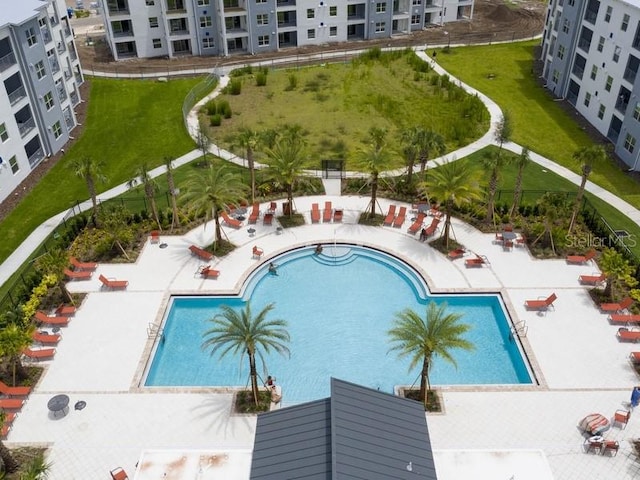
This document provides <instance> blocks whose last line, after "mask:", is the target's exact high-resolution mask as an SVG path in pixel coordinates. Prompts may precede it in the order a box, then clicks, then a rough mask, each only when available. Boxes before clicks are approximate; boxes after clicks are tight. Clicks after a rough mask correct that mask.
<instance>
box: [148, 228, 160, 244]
mask: <svg viewBox="0 0 640 480" xmlns="http://www.w3.org/2000/svg"><path fill="white" fill-rule="evenodd" d="M149 243H160V232H159V231H157V230H154V231H152V232H151V233H150V234H149Z"/></svg>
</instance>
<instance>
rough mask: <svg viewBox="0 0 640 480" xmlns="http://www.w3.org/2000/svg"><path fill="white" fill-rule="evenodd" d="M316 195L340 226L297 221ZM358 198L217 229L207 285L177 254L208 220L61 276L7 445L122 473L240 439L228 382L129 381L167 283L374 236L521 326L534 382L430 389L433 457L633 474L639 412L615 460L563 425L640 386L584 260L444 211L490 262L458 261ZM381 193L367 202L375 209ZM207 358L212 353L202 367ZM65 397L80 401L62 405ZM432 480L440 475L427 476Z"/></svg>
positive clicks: (240, 445) (184, 255)
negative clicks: (131, 256)
mask: <svg viewBox="0 0 640 480" xmlns="http://www.w3.org/2000/svg"><path fill="white" fill-rule="evenodd" d="M326 200H330V201H332V202H333V206H334V207H342V208H343V209H344V210H345V217H344V220H343V223H341V224H317V225H311V224H310V218H309V212H310V209H311V204H312V203H320V206H321V208H322V206H323V205H324V201H326ZM368 203H369V197H355V196H354V197H337V196H336V197H331V196H318V197H305V198H297V199H296V200H295V205H296V209H297V210H298V211H299V212H303V213H304V214H305V216H306V217H307V218H306V220H307V222H308V224H307V225H305V226H302V227H298V228H295V229H285V230H284V231H283V232H282V233H281V234H278V233H277V232H276V227H277V222H274V223H273V225H272V226H263V225H262V221H261V219H260V220H259V221H258V224H257V225H255V226H254V228H255V230H256V232H255V236H253V237H250V236H249V234H248V232H247V228H248V226H247V225H245V226H243V227H242V228H241V229H239V230H233V229H230V228H226V227H225V233H226V234H227V235H228V236H229V239H230V240H231V241H232V242H233V243H234V244H236V245H237V246H238V248H237V249H236V250H235V251H234V252H232V253H231V254H229V255H228V256H227V257H225V258H223V259H221V260H220V261H217V260H216V261H214V262H213V265H214V266H215V268H216V269H218V270H220V271H221V275H220V277H219V278H218V279H217V280H211V279H208V280H203V279H201V278H200V277H199V275H198V274H197V270H198V268H199V266H200V265H202V263H203V262H201V261H199V260H198V259H197V258H195V257H194V256H192V255H191V253H190V252H189V250H188V246H189V245H190V244H192V243H193V244H197V245H205V244H209V243H211V240H212V237H213V227H212V225H211V224H208V225H206V226H202V227H199V228H197V229H195V230H192V231H191V232H189V233H188V234H186V235H184V236H168V235H161V239H160V242H161V243H166V248H160V246H159V244H150V243H147V245H146V246H145V248H144V250H143V251H142V253H141V255H140V256H139V258H138V259H137V261H136V262H135V263H134V264H117V265H115V264H114V265H111V264H101V265H100V266H99V267H98V270H97V271H96V273H95V274H94V276H93V278H92V279H91V280H89V281H82V282H80V281H77V282H71V283H69V290H71V291H74V292H87V293H88V295H87V296H86V298H85V300H84V302H83V303H82V305H81V307H80V308H79V310H78V312H77V313H76V315H75V317H74V318H73V320H72V321H71V322H70V323H69V326H68V327H66V328H63V329H62V330H63V332H62V335H63V339H62V341H61V342H60V344H59V346H58V348H57V353H56V356H55V358H54V359H53V360H51V361H49V362H43V364H45V365H46V372H45V374H44V375H43V377H42V379H41V381H40V383H39V384H38V385H37V386H36V388H35V389H34V392H33V393H32V394H31V395H30V397H29V399H28V401H27V402H26V404H25V406H24V407H23V408H22V411H21V412H20V414H19V416H18V418H17V419H16V421H15V423H14V427H13V429H12V430H11V432H10V433H9V436H8V439H7V443H9V444H14V445H19V444H39V445H47V446H49V447H50V454H49V457H48V459H49V461H51V462H52V463H53V466H52V471H51V475H50V478H51V479H53V480H56V479H60V480H62V479H64V480H71V479H78V480H80V479H83V480H84V479H87V478H108V475H109V473H108V472H109V470H110V469H112V468H114V467H116V466H122V467H123V468H124V469H125V470H126V471H127V472H128V473H129V475H130V476H132V475H133V472H134V471H135V470H136V463H137V462H138V461H139V459H140V455H141V453H142V452H143V451H145V450H198V451H211V450H224V449H240V450H244V449H249V450H250V449H251V448H252V446H253V435H254V432H255V423H256V421H255V417H251V416H232V415H230V412H231V400H232V394H231V393H214V392H213V391H211V390H207V389H179V388H174V389H166V388H163V389H142V388H139V387H138V384H139V379H140V376H141V371H142V370H143V368H144V365H145V364H146V360H147V357H148V352H149V351H150V349H151V345H152V340H151V339H150V338H149V335H148V331H147V330H148V327H149V325H150V324H158V323H159V321H160V320H161V319H162V316H163V314H164V306H165V305H166V303H167V301H168V299H169V296H170V295H171V294H176V293H200V294H201V293H232V292H236V291H238V290H239V289H240V288H241V286H242V283H243V281H244V279H246V278H247V276H248V275H249V273H250V272H251V271H252V270H253V269H254V268H255V267H256V266H258V265H260V264H262V263H264V262H269V259H270V258H272V257H273V256H275V255H278V254H279V253H281V252H284V251H286V250H288V249H290V248H292V247H296V246H301V245H313V244H316V243H318V242H325V243H326V242H333V241H336V242H351V243H356V244H361V245H369V246H374V247H377V248H381V249H384V250H386V251H388V252H390V253H393V254H394V255H396V256H398V257H400V258H402V259H405V260H407V261H409V262H411V264H412V265H414V266H415V267H416V268H417V269H418V270H419V271H420V272H421V273H422V274H423V276H424V277H425V278H426V279H427V281H428V283H429V286H430V288H431V289H432V290H433V291H436V292H438V291H442V292H445V291H446V292H456V291H459V292H462V291H468V290H469V289H473V290H480V291H500V292H501V293H502V295H503V298H504V300H505V303H506V305H507V308H508V310H509V313H510V314H511V317H512V319H513V321H514V322H518V321H524V322H526V325H527V335H526V337H525V338H523V339H522V343H523V345H524V346H525V349H526V352H527V353H528V355H529V357H530V360H531V361H532V363H533V365H534V368H535V371H536V375H537V376H538V380H539V382H540V384H541V386H539V387H530V386H515V387H510V388H509V387H504V388H492V387H482V388H479V389H473V388H469V387H460V388H456V387H445V388H443V389H442V391H443V397H444V403H445V412H446V413H445V414H444V415H440V414H434V415H431V414H430V415H428V417H427V422H428V426H429V430H430V434H431V441H432V446H433V448H434V449H435V450H436V452H440V451H441V452H445V453H446V452H448V451H459V450H469V451H474V452H475V451H487V452H495V451H502V450H512V451H513V450H528V451H532V450H533V451H538V450H539V451H542V452H543V453H544V455H545V456H546V459H547V461H548V465H549V466H550V468H551V471H552V472H553V476H554V478H555V479H556V480H572V479H584V478H590V479H594V478H616V479H627V478H629V479H630V478H634V476H636V475H637V474H638V473H639V472H640V462H637V461H635V460H634V458H635V457H634V455H633V454H632V448H631V445H630V443H629V440H630V439H632V438H637V437H639V436H640V420H638V419H637V418H636V417H635V416H632V417H631V421H630V422H629V424H628V426H627V427H626V429H621V428H619V427H614V428H612V429H611V430H609V432H608V433H607V438H610V439H616V440H618V441H620V444H621V448H620V452H619V454H618V455H617V456H615V457H608V456H601V455H593V454H586V453H584V450H583V441H584V437H583V436H582V435H581V434H580V432H579V431H578V429H577V423H578V421H579V420H580V419H581V418H582V417H584V416H585V415H587V414H589V413H592V412H599V413H602V414H603V415H605V416H607V417H611V416H612V415H613V413H614V411H615V410H617V409H620V408H624V407H626V406H627V402H628V401H629V397H630V394H631V388H632V387H633V386H634V385H635V384H638V383H640V381H639V379H638V377H637V375H636V374H635V372H634V371H633V369H632V368H631V367H630V365H629V363H628V360H627V359H628V356H629V353H630V352H631V351H634V350H640V347H638V346H634V345H633V344H624V343H619V342H618V340H617V339H616V336H615V332H616V327H615V326H612V325H610V324H609V322H608V321H607V316H606V315H604V314H602V313H600V312H599V311H598V310H597V309H596V307H595V306H594V304H593V302H592V301H591V299H590V297H589V295H588V289H587V288H586V287H583V286H580V284H579V283H578V276H579V275H581V274H592V273H593V272H594V271H595V270H596V267H595V265H594V264H587V265H568V264H567V263H566V262H565V261H563V260H535V259H533V258H532V257H531V256H530V255H529V252H528V250H527V249H524V248H514V249H513V250H512V251H509V252H505V251H503V249H502V248H501V246H499V245H495V244H493V235H492V234H483V233H480V232H479V231H477V230H475V229H474V228H472V227H470V226H468V225H466V224H464V223H462V222H460V221H458V220H456V219H454V220H453V225H454V233H455V236H456V238H457V240H458V241H459V242H460V243H462V244H464V245H465V246H466V247H467V249H469V250H471V251H473V252H475V253H477V254H480V255H485V256H486V257H487V258H488V259H489V261H490V266H488V267H483V268H473V269H466V268H465V267H464V261H463V260H462V259H459V260H455V261H450V260H448V259H447V258H445V256H443V255H442V254H440V253H438V252H436V251H435V250H434V249H432V248H431V247H429V246H428V245H427V244H424V243H422V242H419V241H418V239H417V236H412V235H409V234H408V233H406V230H407V228H408V226H409V225H410V218H411V216H408V217H407V221H406V222H405V224H404V225H403V227H402V228H400V229H396V228H392V227H366V226H361V225H357V224H356V220H357V218H358V215H359V214H360V212H362V211H363V210H364V209H365V208H366V207H367V205H368ZM390 203H392V202H389V201H388V200H385V199H380V205H381V208H382V210H383V211H385V212H386V210H387V208H388V205H389V204H390ZM393 203H396V204H398V202H393ZM279 207H280V202H279ZM264 209H265V206H264V205H262V207H261V210H263V211H264ZM254 245H257V246H259V247H260V248H262V249H263V250H264V252H265V255H264V256H263V257H262V258H261V259H260V260H256V259H254V258H253V257H252V253H251V250H252V248H253V246H254ZM99 274H104V275H105V276H107V277H115V278H118V279H126V280H128V281H129V286H128V288H127V289H126V291H104V290H102V289H101V288H100V282H99V281H98V275H99ZM552 292H555V293H556V294H557V295H558V300H557V301H556V302H555V309H553V310H550V311H549V312H547V313H546V314H543V315H539V314H537V313H535V312H531V311H527V310H526V309H525V308H524V306H523V303H524V300H526V299H531V298H537V297H539V296H545V297H546V296H548V295H549V294H550V293H552ZM216 361H217V360H216V359H212V368H214V365H215V362H216ZM231 361H237V359H236V360H231ZM327 381H328V379H327ZM284 388H286V386H285V387H284ZM59 393H65V394H67V395H69V397H70V404H69V405H70V409H69V413H68V414H67V415H65V416H59V417H58V418H52V417H50V415H49V413H48V410H47V405H46V404H47V401H48V400H49V398H51V397H52V396H53V395H56V394H59ZM80 400H82V401H85V402H86V408H84V409H82V410H75V409H74V405H75V403H76V402H77V401H80ZM474 455H475V454H474ZM445 456H447V455H445ZM439 475H440V472H439ZM516 478H519V477H517V476H516ZM441 480H453V479H452V478H451V477H448V476H447V474H446V473H445V472H442V477H441ZM505 480H506V479H505Z"/></svg>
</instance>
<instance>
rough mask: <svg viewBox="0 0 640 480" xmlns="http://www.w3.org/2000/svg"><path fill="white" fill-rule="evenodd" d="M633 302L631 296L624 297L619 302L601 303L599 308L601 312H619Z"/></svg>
mask: <svg viewBox="0 0 640 480" xmlns="http://www.w3.org/2000/svg"><path fill="white" fill-rule="evenodd" d="M632 304H633V298H631V297H626V298H624V299H623V300H622V301H621V302H620V303H602V304H600V310H602V311H603V312H620V311H622V310H626V309H627V308H629V307H630V306H631V305H632Z"/></svg>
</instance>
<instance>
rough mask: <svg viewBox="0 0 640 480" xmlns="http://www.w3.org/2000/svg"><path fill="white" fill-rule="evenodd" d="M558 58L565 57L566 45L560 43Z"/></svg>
mask: <svg viewBox="0 0 640 480" xmlns="http://www.w3.org/2000/svg"><path fill="white" fill-rule="evenodd" d="M558 58H559V59H560V60H562V59H563V58H564V45H558Z"/></svg>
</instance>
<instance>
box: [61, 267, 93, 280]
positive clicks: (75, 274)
mask: <svg viewBox="0 0 640 480" xmlns="http://www.w3.org/2000/svg"><path fill="white" fill-rule="evenodd" d="M63 272H64V276H65V277H67V278H68V279H69V280H89V279H90V278H91V275H93V272H92V271H91V270H69V269H68V268H65V269H64V270H63Z"/></svg>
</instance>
